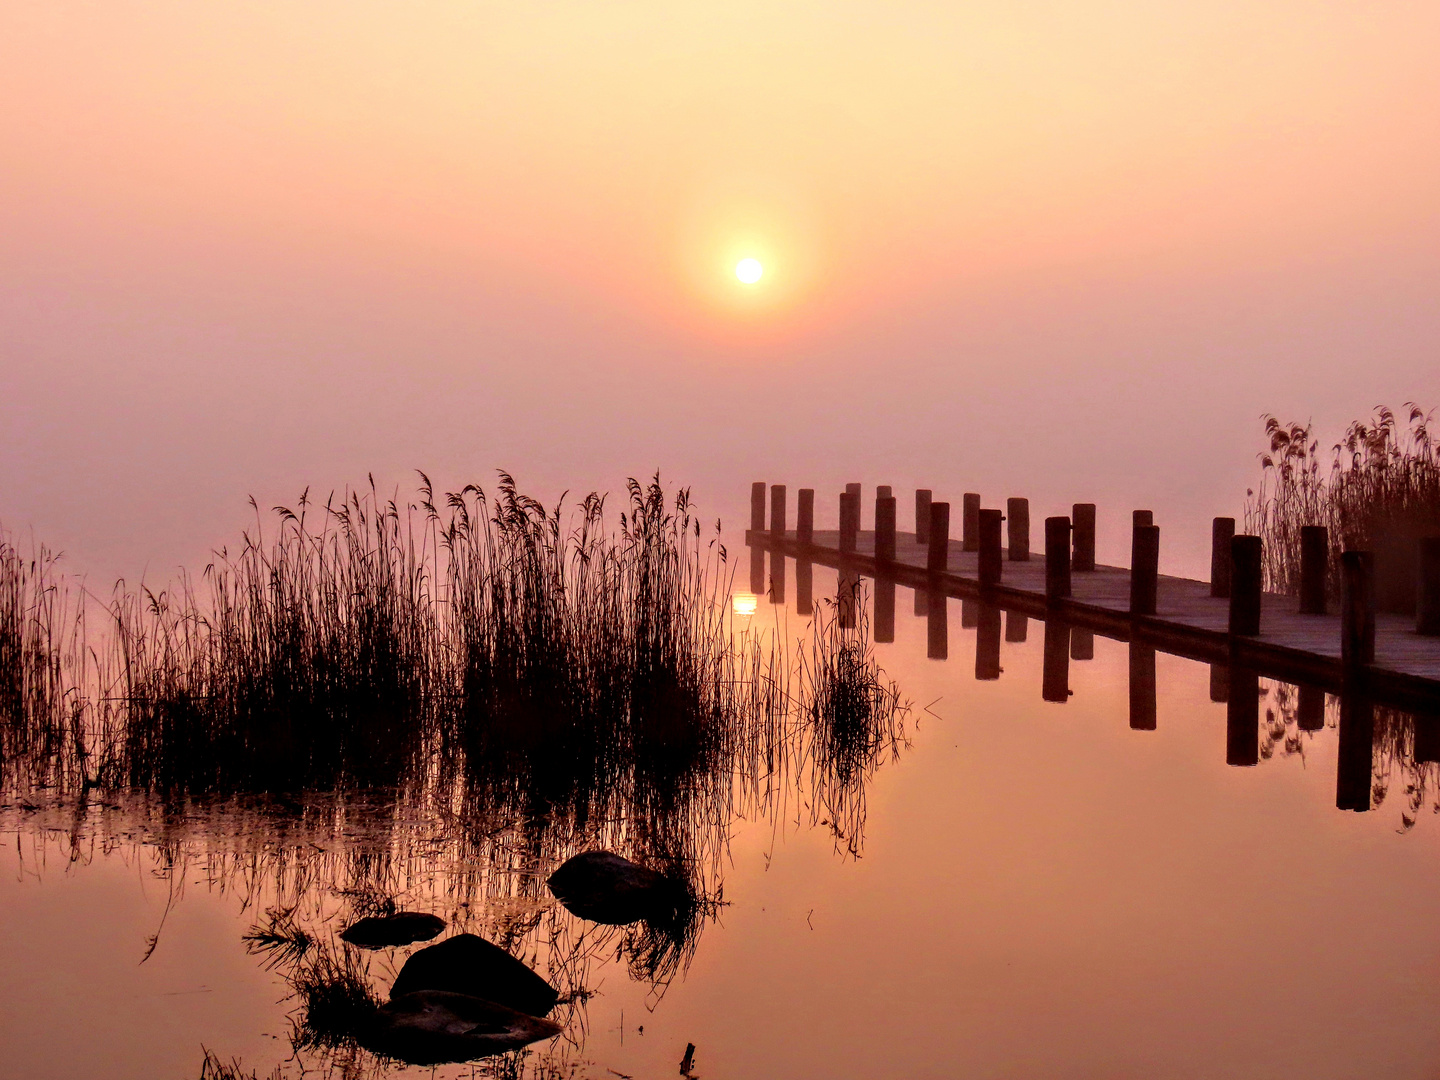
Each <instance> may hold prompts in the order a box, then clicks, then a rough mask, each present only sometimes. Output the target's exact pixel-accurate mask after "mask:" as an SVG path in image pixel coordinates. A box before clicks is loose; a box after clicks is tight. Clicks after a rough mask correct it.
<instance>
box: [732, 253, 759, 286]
mask: <svg viewBox="0 0 1440 1080" xmlns="http://www.w3.org/2000/svg"><path fill="white" fill-rule="evenodd" d="M763 273H765V268H764V267H763V266H761V265H760V260H759V259H741V260H740V261H739V262H738V263H736V264H735V276H736V277H737V278H739V279H740V280H741V281H743V282H744V283H745V284H746V285H754V284H755V283H756V282H757V281H759V280H760V275H761V274H763Z"/></svg>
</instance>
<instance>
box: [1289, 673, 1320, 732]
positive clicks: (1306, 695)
mask: <svg viewBox="0 0 1440 1080" xmlns="http://www.w3.org/2000/svg"><path fill="white" fill-rule="evenodd" d="M1298 699H1299V700H1298V702H1297V703H1296V706H1295V726H1296V727H1298V728H1299V729H1300V730H1301V731H1319V730H1320V729H1321V728H1323V727H1324V726H1325V691H1324V690H1322V689H1320V687H1318V686H1311V685H1309V684H1308V683H1302V684H1301V685H1300V688H1299V694H1298Z"/></svg>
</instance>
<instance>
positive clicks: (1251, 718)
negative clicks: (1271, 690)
mask: <svg viewBox="0 0 1440 1080" xmlns="http://www.w3.org/2000/svg"><path fill="white" fill-rule="evenodd" d="M1225 764H1226V765H1236V766H1242V767H1243V766H1248V765H1259V764H1260V676H1259V675H1258V674H1256V673H1255V672H1254V671H1251V670H1250V669H1248V668H1231V669H1230V694H1229V697H1228V698H1227V699H1226V703H1225Z"/></svg>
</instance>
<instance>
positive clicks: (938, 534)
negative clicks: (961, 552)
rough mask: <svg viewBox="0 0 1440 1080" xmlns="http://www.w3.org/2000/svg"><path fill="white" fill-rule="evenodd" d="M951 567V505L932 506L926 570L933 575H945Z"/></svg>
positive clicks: (944, 503)
mask: <svg viewBox="0 0 1440 1080" xmlns="http://www.w3.org/2000/svg"><path fill="white" fill-rule="evenodd" d="M949 566H950V504H949V503H948V502H932V503H931V504H930V545H929V550H928V552H927V554H926V558H925V569H926V570H928V571H930V573H932V574H943V573H944V572H945V571H946V570H947V569H949Z"/></svg>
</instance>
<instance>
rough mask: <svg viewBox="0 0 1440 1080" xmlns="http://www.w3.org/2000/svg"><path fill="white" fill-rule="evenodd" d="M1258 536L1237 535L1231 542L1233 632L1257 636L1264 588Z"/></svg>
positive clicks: (1231, 614)
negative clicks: (1261, 595)
mask: <svg viewBox="0 0 1440 1080" xmlns="http://www.w3.org/2000/svg"><path fill="white" fill-rule="evenodd" d="M1262 554H1263V548H1262V545H1261V542H1260V537H1258V536H1237V537H1235V538H1234V539H1233V540H1231V541H1230V633H1232V634H1243V635H1245V636H1247V637H1253V636H1254V635H1256V634H1258V633H1260V586H1261V582H1262V581H1263V575H1262V572H1261V566H1262V564H1261V556H1262Z"/></svg>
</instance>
